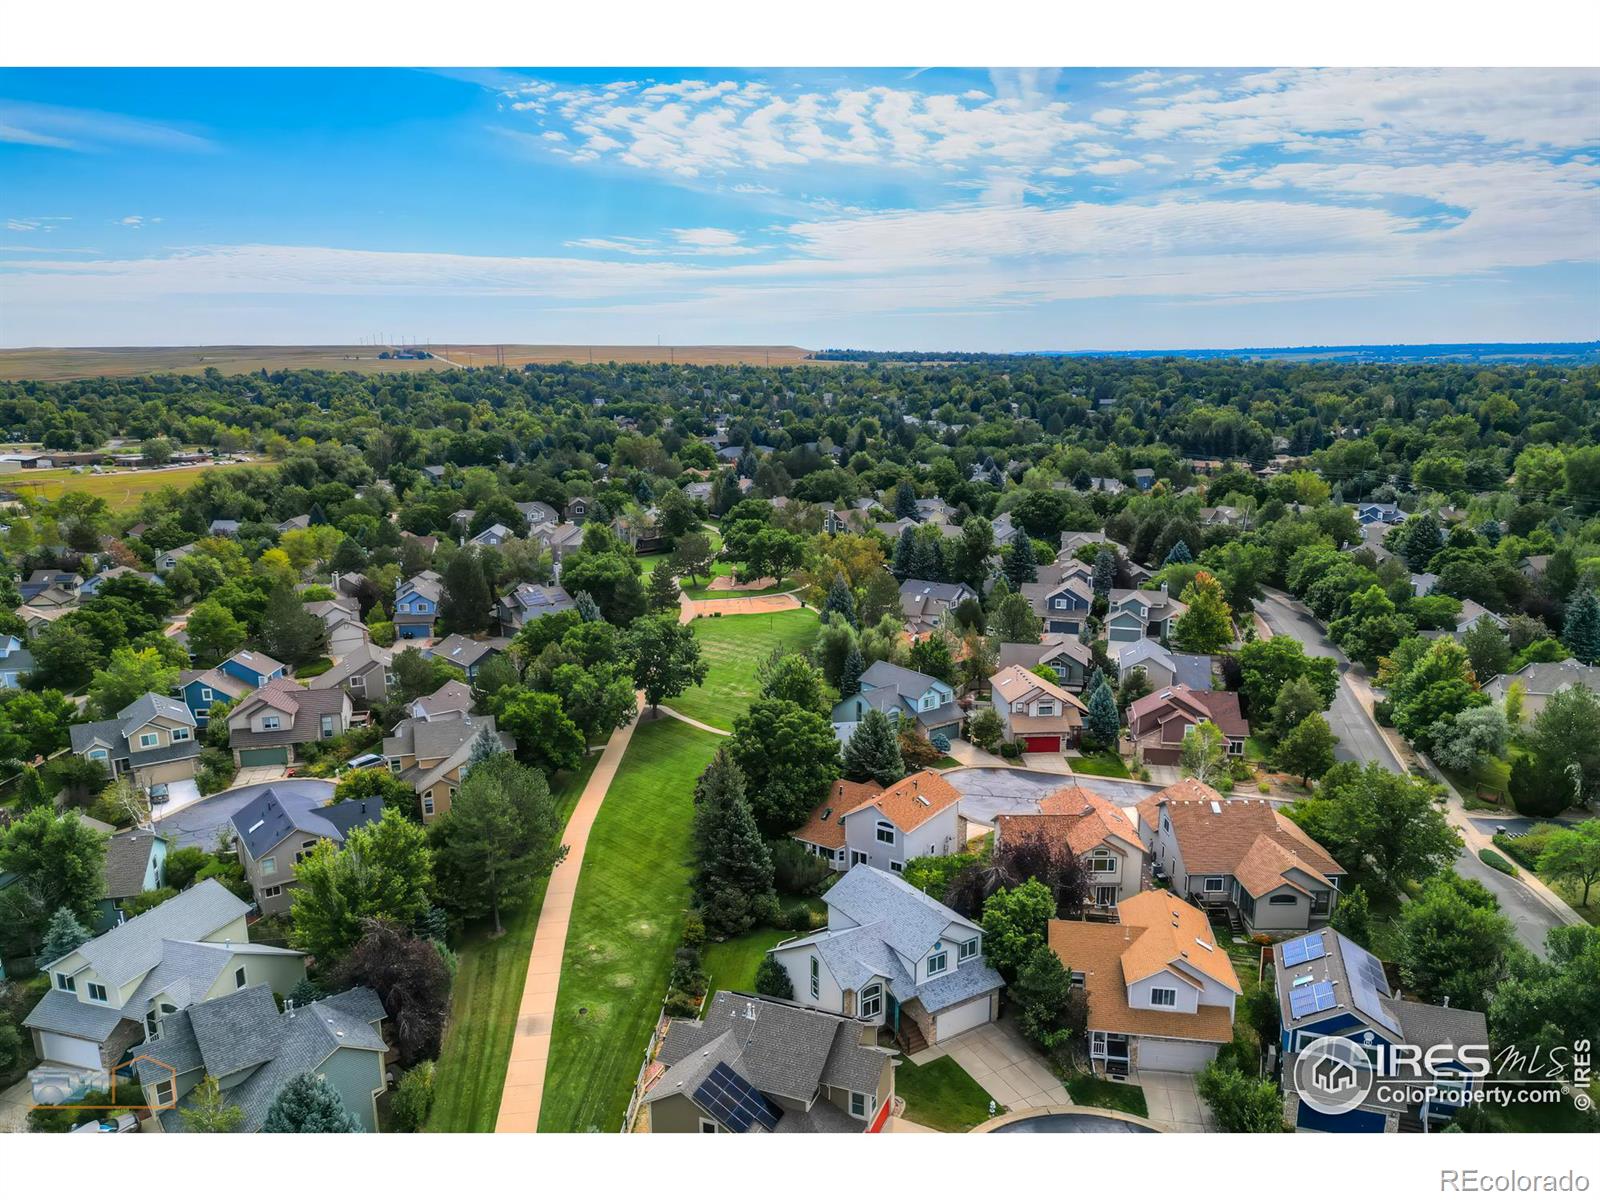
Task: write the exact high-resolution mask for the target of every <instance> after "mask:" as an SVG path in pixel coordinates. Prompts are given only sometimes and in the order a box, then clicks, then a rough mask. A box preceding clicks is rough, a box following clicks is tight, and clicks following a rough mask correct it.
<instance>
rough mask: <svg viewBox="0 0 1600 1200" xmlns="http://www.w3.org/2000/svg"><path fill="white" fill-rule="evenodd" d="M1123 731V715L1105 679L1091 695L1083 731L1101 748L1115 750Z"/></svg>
mask: <svg viewBox="0 0 1600 1200" xmlns="http://www.w3.org/2000/svg"><path fill="white" fill-rule="evenodd" d="M1121 731H1122V716H1121V714H1119V713H1118V712H1117V700H1116V697H1115V696H1113V695H1112V694H1111V685H1110V684H1109V683H1107V682H1106V681H1105V680H1104V679H1101V680H1100V686H1099V687H1097V688H1095V690H1094V691H1093V693H1091V694H1090V696H1089V713H1088V716H1086V717H1085V718H1084V722H1083V732H1084V734H1085V736H1087V737H1089V738H1092V739H1093V740H1094V742H1095V744H1096V745H1097V746H1098V747H1100V748H1101V749H1105V750H1115V749H1116V746H1117V735H1118V734H1119V733H1120V732H1121Z"/></svg>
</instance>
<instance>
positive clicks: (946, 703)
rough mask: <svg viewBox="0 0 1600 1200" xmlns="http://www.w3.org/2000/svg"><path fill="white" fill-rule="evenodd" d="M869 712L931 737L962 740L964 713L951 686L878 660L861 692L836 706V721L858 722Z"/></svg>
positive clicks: (863, 678)
mask: <svg viewBox="0 0 1600 1200" xmlns="http://www.w3.org/2000/svg"><path fill="white" fill-rule="evenodd" d="M869 709H877V710H878V711H879V712H884V713H890V714H892V715H893V716H895V717H896V718H897V719H902V720H911V721H915V722H916V723H917V725H918V726H919V727H920V728H921V730H922V732H923V733H924V734H925V735H926V736H927V737H928V738H930V739H931V738H933V737H935V736H943V737H946V738H951V739H953V738H957V737H960V736H961V716H962V714H961V709H960V707H959V706H958V705H957V704H956V695H955V692H954V690H953V689H952V688H951V687H950V685H949V684H948V683H945V682H944V681H943V680H942V679H935V678H934V677H933V676H932V675H924V674H922V672H920V671H912V670H909V669H907V668H906V667H897V666H895V665H894V664H893V663H891V662H887V661H884V660H879V661H878V662H875V663H873V664H872V665H871V666H870V667H868V668H867V669H866V670H865V671H863V672H862V673H861V690H860V691H858V692H857V693H856V694H855V695H853V696H846V697H845V698H844V699H843V700H841V701H839V703H838V704H835V705H834V706H833V721H834V722H835V724H837V723H839V722H841V721H859V720H861V718H862V717H864V716H866V714H867V712H868V710H869Z"/></svg>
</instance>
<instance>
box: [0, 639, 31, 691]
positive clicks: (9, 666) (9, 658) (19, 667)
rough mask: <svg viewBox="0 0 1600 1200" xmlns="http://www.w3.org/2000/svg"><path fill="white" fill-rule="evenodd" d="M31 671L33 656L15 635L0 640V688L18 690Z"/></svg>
mask: <svg viewBox="0 0 1600 1200" xmlns="http://www.w3.org/2000/svg"><path fill="white" fill-rule="evenodd" d="M32 670H33V655H32V654H31V653H30V652H29V651H28V648H27V647H26V646H24V645H23V644H22V639H21V638H19V637H18V636H17V635H16V634H14V633H12V634H7V635H6V636H5V637H3V638H0V688H18V687H21V686H22V681H23V680H24V679H26V678H27V677H28V673H29V672H31V671H32Z"/></svg>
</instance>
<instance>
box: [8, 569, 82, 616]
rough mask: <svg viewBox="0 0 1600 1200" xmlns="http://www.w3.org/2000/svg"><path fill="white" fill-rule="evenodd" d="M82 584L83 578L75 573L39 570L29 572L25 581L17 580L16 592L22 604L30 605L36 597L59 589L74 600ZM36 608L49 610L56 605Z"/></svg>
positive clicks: (44, 605)
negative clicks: (20, 597)
mask: <svg viewBox="0 0 1600 1200" xmlns="http://www.w3.org/2000/svg"><path fill="white" fill-rule="evenodd" d="M83 583H84V580H83V576H82V575H79V574H78V573H77V572H76V571H66V570H52V569H40V570H37V571H33V572H30V573H29V575H28V577H27V578H26V579H19V580H18V581H17V591H18V593H19V594H20V595H21V596H22V602H23V603H24V604H32V603H33V602H34V600H35V599H36V598H37V597H39V596H41V595H43V594H44V593H46V592H49V591H51V590H52V589H59V590H61V591H63V592H66V593H68V594H69V595H70V596H71V597H72V599H76V598H77V595H78V592H79V590H80V589H81V588H82V587H83ZM69 603H70V601H69ZM38 607H41V608H49V607H58V605H52V604H48V603H47V604H43V605H39V606H38Z"/></svg>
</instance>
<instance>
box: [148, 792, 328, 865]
mask: <svg viewBox="0 0 1600 1200" xmlns="http://www.w3.org/2000/svg"><path fill="white" fill-rule="evenodd" d="M268 787H270V788H271V789H272V790H273V791H275V792H277V793H278V795H279V796H281V797H283V798H284V799H285V800H296V799H298V800H300V801H302V802H304V803H305V804H306V805H307V806H308V807H314V806H316V805H321V804H326V803H327V802H328V801H329V800H331V799H333V781H332V780H327V779H286V780H280V781H278V782H275V783H272V784H265V783H262V784H252V785H250V786H248V787H235V788H229V789H228V790H227V791H225V792H218V793H217V794H216V795H214V796H207V797H206V798H205V799H204V800H201V801H199V802H197V803H195V804H191V805H190V806H189V807H188V808H186V809H184V810H183V811H182V812H180V813H176V814H174V815H173V816H170V817H161V818H159V819H158V820H157V821H156V823H155V826H156V832H157V833H159V834H161V836H162V837H164V838H166V839H167V843H168V848H169V849H172V850H176V849H178V848H179V847H180V846H198V847H199V848H200V849H202V850H214V849H215V848H216V845H217V835H218V834H219V833H221V832H222V829H223V827H224V826H226V825H227V824H228V821H229V819H230V818H231V817H232V816H233V814H234V813H236V812H238V811H239V810H240V809H241V808H243V807H244V806H245V805H246V804H249V803H250V801H252V800H254V799H255V798H256V797H257V796H259V795H261V793H262V792H264V791H266V790H267V789H268Z"/></svg>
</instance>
